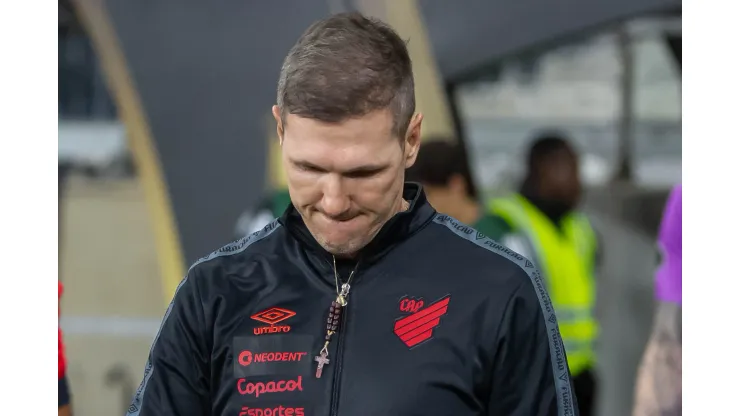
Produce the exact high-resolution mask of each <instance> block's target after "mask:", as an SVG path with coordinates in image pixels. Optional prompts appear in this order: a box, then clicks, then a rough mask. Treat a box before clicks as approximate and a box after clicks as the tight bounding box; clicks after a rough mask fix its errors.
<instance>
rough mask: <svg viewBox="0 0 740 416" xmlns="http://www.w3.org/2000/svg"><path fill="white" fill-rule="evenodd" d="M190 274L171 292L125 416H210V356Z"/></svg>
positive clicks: (193, 279) (203, 321) (192, 272)
mask: <svg viewBox="0 0 740 416" xmlns="http://www.w3.org/2000/svg"><path fill="white" fill-rule="evenodd" d="M194 274H195V271H194V270H191V271H190V272H189V273H188V276H186V277H185V279H183V280H182V282H181V283H180V285H179V286H178V288H177V290H176V291H175V296H174V298H173V299H172V302H171V303H170V306H169V307H168V308H167V312H166V313H165V315H164V318H163V319H162V324H161V326H160V328H159V332H158V333H157V335H156V337H155V338H154V342H153V344H152V347H151V350H150V352H149V359H148V361H147V364H146V368H145V370H144V379H143V380H142V382H141V385H139V388H138V390H137V391H136V394H135V395H134V399H133V401H132V403H131V405H130V406H129V408H128V412H127V416H169V415H172V416H174V415H177V416H190V415H193V416H196V415H197V416H202V415H209V414H210V408H211V406H210V399H209V391H210V389H209V374H210V371H209V365H210V354H209V353H208V348H207V346H206V340H207V337H206V336H205V333H206V327H205V319H204V312H203V306H202V303H201V300H200V297H199V295H198V290H197V288H196V282H195V276H194Z"/></svg>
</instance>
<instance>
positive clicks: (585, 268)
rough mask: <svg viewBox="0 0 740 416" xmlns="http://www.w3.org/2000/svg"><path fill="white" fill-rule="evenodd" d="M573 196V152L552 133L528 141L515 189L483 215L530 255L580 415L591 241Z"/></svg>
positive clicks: (587, 407)
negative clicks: (524, 167)
mask: <svg viewBox="0 0 740 416" xmlns="http://www.w3.org/2000/svg"><path fill="white" fill-rule="evenodd" d="M580 197H581V182H580V179H579V168H578V155H577V154H576V152H575V150H574V149H573V148H572V147H571V146H570V144H568V141H567V140H566V139H565V138H564V137H563V136H562V135H560V134H557V133H547V134H543V135H541V136H539V137H538V138H537V139H536V140H535V141H534V143H533V144H532V146H531V148H530V150H529V154H528V158H527V173H526V177H525V179H524V181H523V183H522V186H521V188H520V191H519V192H518V193H515V194H513V195H510V196H508V197H504V198H499V199H494V200H493V201H491V202H490V205H489V214H490V215H493V216H494V217H495V218H497V219H499V220H501V221H495V222H496V223H499V224H501V223H504V224H506V225H507V229H501V230H498V232H495V233H493V234H494V235H489V237H491V238H493V239H498V241H499V242H501V243H502V244H504V245H506V246H507V247H509V248H511V249H512V250H514V251H516V252H518V253H520V254H522V255H523V256H525V257H527V258H529V259H531V260H532V261H533V262H534V263H535V264H536V265H537V267H538V268H539V270H540V271H541V273H542V274H543V278H544V279H543V280H544V281H545V282H546V284H547V288H548V290H549V293H550V297H551V300H552V304H553V306H554V308H555V311H556V316H557V320H558V324H559V327H560V333H561V334H562V337H563V343H564V344H565V351H566V355H567V359H568V367H569V368H570V372H571V375H572V376H573V385H574V390H575V393H576V398H577V400H578V407H579V410H580V414H581V416H587V415H591V414H593V412H594V401H595V395H596V385H597V380H596V375H595V373H594V364H595V361H596V357H595V354H594V341H595V339H596V337H597V335H598V323H597V322H596V319H595V318H594V306H595V300H596V299H595V298H596V290H595V280H594V275H595V271H594V269H595V267H596V262H597V257H598V241H597V236H596V234H595V232H594V230H593V229H592V228H591V225H590V223H589V220H588V219H587V218H586V217H585V216H584V215H583V214H580V213H578V212H577V211H576V207H577V205H578V203H579V200H580Z"/></svg>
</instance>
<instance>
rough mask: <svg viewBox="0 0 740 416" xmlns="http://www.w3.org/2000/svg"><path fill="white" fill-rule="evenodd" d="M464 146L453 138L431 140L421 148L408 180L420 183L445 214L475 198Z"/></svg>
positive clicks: (429, 197) (453, 211) (453, 212)
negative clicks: (454, 141) (453, 140)
mask: <svg viewBox="0 0 740 416" xmlns="http://www.w3.org/2000/svg"><path fill="white" fill-rule="evenodd" d="M467 172H468V169H467V158H466V157H465V152H464V151H463V149H462V148H461V147H460V146H459V145H457V144H455V143H453V142H452V141H451V140H440V139H433V138H432V139H429V141H425V142H424V143H423V144H422V145H421V148H420V149H419V156H418V157H417V159H416V163H415V164H414V166H412V167H411V168H409V169H408V170H407V171H406V180H409V181H414V182H419V183H421V184H422V185H423V186H424V192H425V193H426V195H427V199H428V200H429V203H430V204H432V206H433V207H434V208H435V209H436V210H438V211H440V212H444V213H446V214H450V215H453V216H456V215H457V216H459V214H456V212H457V211H458V210H459V208H460V207H461V205H463V204H464V203H465V202H467V201H475V194H474V192H473V189H472V187H471V186H470V185H471V183H470V182H471V181H470V179H469V177H468V174H467Z"/></svg>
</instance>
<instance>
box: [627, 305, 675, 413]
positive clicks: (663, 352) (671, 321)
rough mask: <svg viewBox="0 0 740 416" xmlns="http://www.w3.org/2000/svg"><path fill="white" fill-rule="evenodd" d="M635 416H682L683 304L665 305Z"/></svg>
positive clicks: (641, 380) (648, 356) (640, 375)
mask: <svg viewBox="0 0 740 416" xmlns="http://www.w3.org/2000/svg"><path fill="white" fill-rule="evenodd" d="M632 414H633V416H673V415H679V416H680V415H681V305H679V304H677V303H672V302H661V303H659V305H658V310H657V312H656V316H655V322H654V324H653V333H652V335H651V337H650V340H649V341H648V344H647V348H646V349H645V354H644V356H643V358H642V364H641V366H640V369H639V370H638V376H637V386H636V390H635V407H634V409H633V412H632Z"/></svg>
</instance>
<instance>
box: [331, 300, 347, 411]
mask: <svg viewBox="0 0 740 416" xmlns="http://www.w3.org/2000/svg"><path fill="white" fill-rule="evenodd" d="M348 309H349V304H347V306H345V307H344V310H343V311H342V317H341V318H340V319H341V320H342V322H341V323H340V325H341V326H340V328H339V334H338V335H339V339H338V340H337V352H336V354H335V357H336V365H335V366H334V379H333V381H332V391H331V407H330V412H329V415H330V416H337V415H338V413H339V393H340V392H339V390H340V381H341V376H342V359H343V358H344V335H345V332H346V331H347V319H348V318H347V314H348V313H349V310H348Z"/></svg>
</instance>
